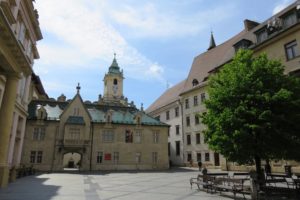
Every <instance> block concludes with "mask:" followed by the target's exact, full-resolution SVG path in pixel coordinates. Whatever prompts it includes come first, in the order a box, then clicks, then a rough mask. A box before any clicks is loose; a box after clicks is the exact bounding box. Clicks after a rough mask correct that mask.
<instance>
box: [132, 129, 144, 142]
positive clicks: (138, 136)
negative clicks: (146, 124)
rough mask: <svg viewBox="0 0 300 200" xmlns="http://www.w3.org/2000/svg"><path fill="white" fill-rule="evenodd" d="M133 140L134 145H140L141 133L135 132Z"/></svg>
mask: <svg viewBox="0 0 300 200" xmlns="http://www.w3.org/2000/svg"><path fill="white" fill-rule="evenodd" d="M134 140H135V143H141V141H142V132H141V131H136V132H135V137H134Z"/></svg>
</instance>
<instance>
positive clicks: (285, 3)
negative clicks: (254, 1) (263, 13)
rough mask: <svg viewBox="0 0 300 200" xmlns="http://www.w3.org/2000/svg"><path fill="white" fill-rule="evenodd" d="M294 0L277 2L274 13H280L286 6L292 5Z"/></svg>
mask: <svg viewBox="0 0 300 200" xmlns="http://www.w3.org/2000/svg"><path fill="white" fill-rule="evenodd" d="M294 1H295V0H282V1H280V2H279V3H277V5H276V6H275V8H274V9H273V15H275V14H277V13H279V12H280V11H281V10H283V9H284V8H286V7H287V6H288V5H290V4H291V3H292V2H294Z"/></svg>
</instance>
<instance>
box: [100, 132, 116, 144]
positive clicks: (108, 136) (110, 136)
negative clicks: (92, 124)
mask: <svg viewBox="0 0 300 200" xmlns="http://www.w3.org/2000/svg"><path fill="white" fill-rule="evenodd" d="M102 139H103V142H113V141H114V133H113V132H112V131H111V130H105V131H103V134H102Z"/></svg>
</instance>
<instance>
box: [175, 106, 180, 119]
mask: <svg viewBox="0 0 300 200" xmlns="http://www.w3.org/2000/svg"><path fill="white" fill-rule="evenodd" d="M178 116H179V107H176V108H175V117H178Z"/></svg>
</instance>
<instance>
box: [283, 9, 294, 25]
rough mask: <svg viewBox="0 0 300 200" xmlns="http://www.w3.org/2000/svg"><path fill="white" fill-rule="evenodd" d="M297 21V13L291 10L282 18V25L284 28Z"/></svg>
mask: <svg viewBox="0 0 300 200" xmlns="http://www.w3.org/2000/svg"><path fill="white" fill-rule="evenodd" d="M296 23H297V15H296V14H295V13H294V12H293V13H291V14H289V15H287V16H285V17H284V18H283V26H284V27H285V28H287V27H289V26H292V25H293V24H296Z"/></svg>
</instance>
